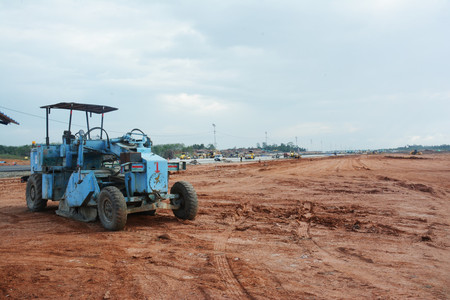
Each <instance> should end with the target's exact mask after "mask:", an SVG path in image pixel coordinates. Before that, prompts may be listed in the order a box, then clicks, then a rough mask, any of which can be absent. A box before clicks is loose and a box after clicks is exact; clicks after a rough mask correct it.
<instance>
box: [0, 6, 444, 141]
mask: <svg viewBox="0 0 450 300" xmlns="http://www.w3.org/2000/svg"><path fill="white" fill-rule="evenodd" d="M72 101H73V102H82V103H91V104H103V105H109V106H113V107H117V108H118V109H119V110H118V111H115V112H111V113H109V114H106V115H105V129H106V130H107V131H108V132H109V135H110V136H112V137H116V136H120V135H122V133H124V132H126V131H129V130H131V129H133V128H140V129H142V130H143V131H145V132H146V133H148V134H149V135H150V136H151V138H152V140H153V142H154V143H155V144H164V143H178V142H180V143H184V144H186V145H191V144H194V143H197V144H200V143H204V144H210V143H213V142H214V134H213V125H212V124H216V130H217V133H216V140H217V145H218V148H221V149H223V148H229V147H234V146H237V147H240V146H245V147H247V146H256V144H257V143H263V142H265V141H266V132H267V142H268V143H269V144H280V143H288V142H294V143H295V142H296V137H297V140H298V144H299V145H300V146H302V147H306V148H308V149H311V150H331V149H344V148H345V149H376V148H384V147H397V146H404V145H407V144H425V145H439V144H444V143H445V144H450V117H449V114H450V1H447V0H426V1H424V0H420V1H415V0H378V1H376V0H365V1H361V0H339V1H326V0H321V1H317V0H311V1H302V0H290V1H287V0H286V1H283V0H277V1H264V0H257V1H256V0H255V1H245V0H239V1H234V0H228V1H223V0H221V1H214V0H210V1H193V0H187V1H144V0H142V1H129V0H128V1H125V0H124V1H87V0H78V1H75V0H73V1H60V0H58V1H56V0H55V1H38V0H33V1H32V0H22V1H6V0H0V111H1V112H3V113H5V114H7V115H8V116H10V117H11V118H13V119H14V120H16V121H18V122H19V123H20V125H19V126H17V125H14V124H12V125H8V126H3V125H0V144H3V145H24V144H30V143H31V141H33V140H35V141H36V142H38V143H43V142H45V110H43V109H40V108H39V107H40V106H43V105H48V104H54V103H58V102H72ZM50 117H51V119H52V120H55V121H51V122H50V127H51V132H50V140H51V142H60V141H61V134H62V131H63V130H64V128H65V127H66V126H67V125H65V124H64V123H61V122H67V121H68V112H67V111H63V110H52V113H51V115H50ZM58 121H60V122H58ZM90 122H91V124H92V125H97V124H99V118H98V116H94V117H93V118H92V119H91V121H90ZM74 123H75V124H79V125H83V124H85V121H84V115H82V114H81V113H78V114H75V113H74ZM73 129H75V130H78V129H81V127H79V126H74V128H73ZM83 129H84V128H83ZM75 130H73V131H75Z"/></svg>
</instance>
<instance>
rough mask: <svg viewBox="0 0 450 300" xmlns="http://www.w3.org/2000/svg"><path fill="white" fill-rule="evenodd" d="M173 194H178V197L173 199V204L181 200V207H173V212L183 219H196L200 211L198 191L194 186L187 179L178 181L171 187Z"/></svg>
mask: <svg viewBox="0 0 450 300" xmlns="http://www.w3.org/2000/svg"><path fill="white" fill-rule="evenodd" d="M170 193H171V194H178V195H179V196H180V197H179V198H178V199H174V200H172V204H174V203H177V202H179V203H180V201H181V203H180V205H181V206H180V208H179V209H173V210H172V211H173V214H174V215H175V216H176V217H177V218H180V219H183V220H194V219H195V216H196V215H197V211H198V199H197V193H196V192H195V189H194V187H193V186H192V184H190V183H189V182H187V181H178V182H175V184H174V185H173V186H172V188H171V189H170Z"/></svg>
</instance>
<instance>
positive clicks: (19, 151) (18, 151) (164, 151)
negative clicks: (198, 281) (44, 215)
mask: <svg viewBox="0 0 450 300" xmlns="http://www.w3.org/2000/svg"><path fill="white" fill-rule="evenodd" d="M239 149H246V150H254V149H255V147H247V148H239ZM256 149H260V150H265V151H279V152H291V151H297V147H296V146H295V145H294V143H292V142H289V143H287V144H284V143H281V144H280V145H277V144H273V145H267V144H266V143H262V145H261V144H259V143H258V144H257V145H256ZM198 150H208V151H214V150H216V149H215V147H214V145H213V144H208V145H206V146H205V144H193V145H190V146H186V145H185V144H183V143H174V144H160V145H153V146H152V151H153V152H154V153H155V154H157V155H159V156H162V157H164V158H171V157H175V155H176V154H179V153H182V152H185V153H195V152H196V151H198ZM228 150H237V148H236V147H234V148H231V149H228ZM389 150H397V151H408V152H409V151H411V150H420V151H423V150H435V151H450V145H447V144H443V145H439V146H424V145H406V146H404V147H397V148H393V149H389ZM30 151H31V145H23V146H4V145H0V156H3V157H14V158H24V157H27V156H30ZM299 151H306V149H305V148H301V147H300V148H299Z"/></svg>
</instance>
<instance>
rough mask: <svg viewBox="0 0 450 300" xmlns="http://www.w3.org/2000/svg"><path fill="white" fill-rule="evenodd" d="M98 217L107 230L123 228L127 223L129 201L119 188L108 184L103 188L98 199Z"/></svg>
mask: <svg viewBox="0 0 450 300" xmlns="http://www.w3.org/2000/svg"><path fill="white" fill-rule="evenodd" d="M97 210H98V217H99V219H100V222H101V223H102V225H103V227H104V228H105V229H107V230H111V231H118V230H122V229H123V228H124V227H125V224H126V223H127V215H128V212H127V203H126V202H125V198H124V196H123V195H122V193H121V192H120V190H119V189H118V188H116V187H115V186H108V187H105V188H104V189H102V191H101V192H100V195H99V196H98V200H97Z"/></svg>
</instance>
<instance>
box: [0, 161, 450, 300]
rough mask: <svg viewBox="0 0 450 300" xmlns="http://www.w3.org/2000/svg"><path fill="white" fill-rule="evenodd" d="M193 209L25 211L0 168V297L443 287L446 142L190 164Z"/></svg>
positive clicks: (446, 278)
mask: <svg viewBox="0 0 450 300" xmlns="http://www.w3.org/2000/svg"><path fill="white" fill-rule="evenodd" d="M178 180H187V181H189V182H191V183H192V184H193V185H194V187H195V188H196V190H197V193H198V197H199V203H200V210H199V214H198V216H197V218H196V220H194V221H181V220H177V219H176V218H175V217H174V216H173V214H172V212H170V211H160V212H158V214H157V215H156V216H144V215H129V216H128V222H127V225H126V227H125V230H124V231H121V232H108V231H105V230H104V229H103V228H102V226H101V225H100V223H99V222H95V223H80V222H77V221H74V220H71V219H66V218H62V217H59V216H57V215H56V214H55V209H56V207H57V203H50V202H49V206H48V208H47V210H46V211H44V212H41V213H32V212H29V211H28V210H27V208H26V203H25V184H22V183H20V180H19V179H17V178H15V179H14V178H13V179H1V180H0V234H1V239H0V298H2V299H29V298H42V299H68V298H74V299H342V298H345V299H357V298H360V299H361V298H371V299H374V298H375V299H376V298H380V299H403V298H414V299H448V298H449V297H450V296H449V295H450V288H449V287H450V252H449V247H450V241H449V229H450V227H449V226H450V205H449V198H450V155H446V154H441V155H424V156H422V157H421V159H409V156H404V157H403V156H391V157H385V156H382V155H374V156H347V157H330V158H324V159H301V160H286V161H272V162H265V163H264V162H262V163H257V162H256V163H251V164H248V163H243V164H221V165H199V166H189V167H188V170H187V171H186V172H184V173H180V174H175V175H172V176H171V182H172V183H174V182H175V181H178Z"/></svg>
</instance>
